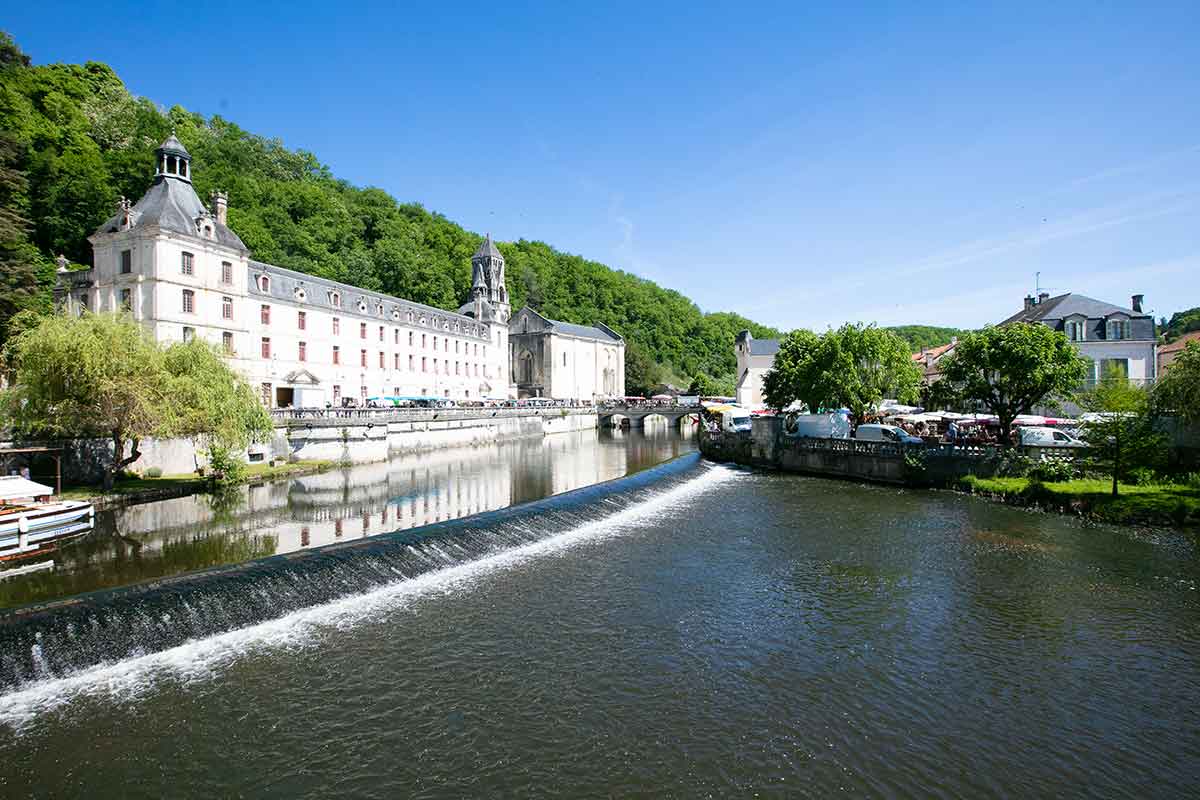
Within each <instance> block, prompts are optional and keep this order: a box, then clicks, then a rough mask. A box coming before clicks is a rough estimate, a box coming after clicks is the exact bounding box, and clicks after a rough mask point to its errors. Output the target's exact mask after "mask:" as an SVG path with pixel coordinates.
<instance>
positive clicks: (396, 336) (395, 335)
mask: <svg viewBox="0 0 1200 800" xmlns="http://www.w3.org/2000/svg"><path fill="white" fill-rule="evenodd" d="M392 344H400V329H399V328H396V329H395V330H394V331H392Z"/></svg>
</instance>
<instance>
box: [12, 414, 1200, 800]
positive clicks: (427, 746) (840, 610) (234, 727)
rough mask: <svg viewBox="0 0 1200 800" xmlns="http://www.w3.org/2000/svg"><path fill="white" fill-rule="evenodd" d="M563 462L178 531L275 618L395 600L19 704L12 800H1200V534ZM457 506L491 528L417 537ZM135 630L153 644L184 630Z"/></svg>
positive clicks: (702, 468) (69, 681)
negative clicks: (211, 548) (260, 561)
mask: <svg viewBox="0 0 1200 800" xmlns="http://www.w3.org/2000/svg"><path fill="white" fill-rule="evenodd" d="M547 441H548V442H549V441H551V440H547ZM564 441H565V440H564ZM556 446H561V448H562V449H561V450H560V451H559V453H558V454H557V455H546V454H545V453H543V452H541V451H537V452H536V453H535V452H534V451H532V450H529V451H521V450H520V449H519V448H518V449H517V450H513V451H511V452H512V453H517V452H524V453H525V455H508V456H504V455H501V454H500V453H499V452H497V453H495V454H493V455H494V456H495V458H493V459H491V461H497V460H498V461H500V462H503V463H505V464H507V472H505V470H499V473H498V474H507V475H509V476H510V478H492V479H491V480H493V484H489V485H498V484H504V483H505V481H508V483H507V484H506V485H508V487H509V489H508V492H507V499H505V500H504V502H501V501H500V498H499V497H492V496H491V495H489V491H491V490H487V489H485V488H483V485H482V484H479V485H478V486H476V483H475V481H477V480H479V479H478V478H477V476H479V475H492V474H494V473H492V472H488V469H491V468H488V467H483V466H479V467H478V468H475V467H464V471H463V472H462V473H452V476H451V478H450V479H449V481H448V482H447V483H445V484H438V482H437V481H433V484H438V485H440V486H442V487H443V488H440V489H438V490H437V491H436V492H433V493H431V492H430V491H428V490H425V491H423V492H422V491H420V490H417V489H416V488H415V487H416V486H417V485H418V484H420V482H421V480H423V478H421V477H420V473H419V472H418V474H417V475H415V476H414V475H410V476H408V477H407V478H406V477H405V475H404V470H403V468H400V467H398V466H397V465H396V464H393V465H390V466H389V468H388V469H387V470H386V471H385V472H384V473H383V474H384V475H386V477H385V478H384V480H386V482H387V483H388V488H387V490H386V491H384V492H381V493H378V494H376V493H374V489H373V487H374V486H375V483H376V481H375V480H372V479H369V478H367V477H365V476H366V475H367V474H368V473H365V472H359V471H352V472H353V474H355V475H360V476H364V477H356V478H354V479H352V480H350V481H348V482H343V484H342V486H341V489H340V490H339V489H336V485H335V488H329V487H326V488H321V489H319V490H318V489H314V490H313V491H311V492H309V491H303V492H300V491H297V490H295V488H294V487H293V488H292V489H289V492H288V500H287V503H286V504H284V506H282V507H280V508H276V507H274V506H272V507H271V508H265V507H264V508H263V509H261V516H259V512H258V511H255V512H254V513H247V512H245V511H244V510H243V509H235V510H232V511H229V510H226V511H224V512H222V514H225V515H226V516H225V518H224V519H216V520H207V521H205V520H203V519H201V520H197V521H195V522H194V523H192V522H189V521H188V520H180V521H178V522H177V524H175V525H174V527H170V526H168V527H170V530H171V531H174V530H175V529H176V528H178V529H186V528H187V526H188V525H189V524H193V525H195V526H196V529H197V530H202V531H208V532H210V533H211V532H212V531H213V530H214V529H213V527H212V526H214V525H215V526H218V527H219V526H226V527H228V526H233V527H235V528H241V529H245V530H244V531H243V532H241V533H232V534H228V535H231V536H241V535H247V536H264V537H273V538H274V541H273V543H272V544H271V548H265V547H264V552H266V551H270V552H280V551H282V552H284V556H282V557H277V558H276V559H273V560H271V561H270V562H268V563H269V564H270V565H272V566H270V569H272V570H276V571H280V572H281V573H284V574H286V575H287V576H288V579H287V581H285V582H286V583H288V585H289V586H292V587H293V588H290V589H288V590H287V591H282V590H281V593H280V594H278V595H271V597H270V598H268V599H270V600H271V601H272V602H276V601H277V602H280V603H293V602H295V600H294V598H295V596H296V594H297V591H298V590H297V589H296V588H294V587H296V586H299V587H303V588H304V591H311V592H317V591H318V585H319V587H322V588H320V591H321V592H323V594H322V595H321V596H322V597H330V596H333V595H331V594H330V590H329V589H328V588H327V587H328V586H329V585H330V576H335V577H339V578H340V577H341V576H344V575H345V574H347V573H348V572H349V573H351V574H355V575H360V576H363V579H364V581H366V579H367V578H369V579H370V583H369V586H368V587H367V588H366V589H365V590H363V591H359V592H343V593H342V594H341V595H339V596H336V597H335V598H334V599H327V600H323V601H322V602H319V603H317V604H315V605H311V606H307V607H303V608H298V609H296V610H290V611H288V612H287V613H283V614H282V615H275V616H272V615H270V614H269V613H264V618H263V620H262V621H259V622H257V623H254V624H250V625H247V626H243V627H240V628H237V629H230V630H225V631H222V632H218V633H214V634H213V635H211V636H197V637H194V638H191V639H189V640H188V641H185V642H183V643H181V644H176V645H174V646H171V647H167V648H165V649H155V648H154V647H153V646H147V647H146V649H145V652H130V653H127V654H126V655H124V656H122V657H120V658H114V659H110V660H108V661H106V662H103V663H98V664H96V665H93V666H90V667H87V668H84V669H80V670H76V671H70V670H65V669H60V668H58V667H56V666H55V663H56V662H54V656H53V654H52V653H49V650H48V651H47V652H48V655H47V658H48V659H49V660H50V662H52V663H50V665H49V666H48V667H46V670H47V671H46V672H45V674H42V675H41V676H40V677H38V678H36V679H33V680H30V681H28V682H26V683H22V684H20V685H16V686H10V687H9V688H8V689H6V690H5V691H4V693H3V694H0V794H2V795H3V796H4V797H24V796H79V797H109V796H111V797H138V796H145V797H159V796H172V797H213V796H221V797H225V796H254V797H288V798H291V797H328V796H331V795H341V796H347V797H381V798H382V797H400V796H403V797H429V798H438V797H464V796H467V797H475V796H488V797H504V796H522V797H524V796H561V797H614V796H619V797H697V796H730V797H750V796H764V797H766V796H778V797H794V796H812V797H828V796H831V795H835V794H845V795H849V796H862V797H1003V796H1010V797H1011V796H1020V797H1084V796H1103V797H1130V798H1133V797H1138V798H1143V797H1185V796H1195V790H1196V786H1197V781H1198V779H1200V726H1198V725H1197V712H1196V706H1197V700H1198V699H1200V552H1198V548H1197V542H1196V540H1195V538H1194V536H1191V535H1187V534H1173V533H1156V534H1145V533H1137V532H1132V531H1127V530H1120V529H1115V528H1104V527H1089V526H1084V525H1081V524H1080V523H1078V522H1076V521H1073V520H1069V519H1065V518H1061V517H1056V516H1049V515H1041V514H1034V513H1029V512H1024V511H1019V510H1016V509H1010V508H1004V507H999V506H994V505H989V504H986V503H984V502H981V501H979V500H976V499H972V498H967V497H962V496H957V495H953V494H949V493H927V492H906V491H903V490H897V489H893V488H881V487H874V486H862V485H856V484H852V483H844V482H834V481H826V480H821V479H814V478H806V477H800V476H794V475H779V474H762V473H753V472H749V471H743V470H737V469H731V468H728V467H723V466H716V465H711V464H706V463H704V462H702V461H699V460H698V459H697V458H696V456H695V455H694V454H690V455H689V454H686V453H688V451H690V450H691V449H692V444H691V443H690V442H688V441H681V440H679V439H678V438H677V437H676V436H674V435H671V434H662V435H660V436H657V437H643V436H640V435H638V434H636V433H635V434H632V435H627V436H626V437H625V438H623V439H611V438H606V435H602V436H601V437H600V438H595V437H590V436H583V437H579V438H578V439H573V440H571V441H569V442H567V443H566V444H563V445H547V446H546V447H547V448H549V449H551V450H553V448H554V447H556ZM498 450H499V449H498ZM677 453H684V454H685V455H682V456H680V457H679V458H677V459H676V460H675V461H673V462H671V463H670V464H669V465H667V466H665V467H654V468H651V464H652V463H653V462H656V461H662V460H666V459H669V458H671V457H672V456H673V455H675V454H677ZM438 457H439V458H440V457H441V456H440V455H439V456H438ZM464 458H466V457H465V456H464ZM468 460H469V459H468ZM451 461H453V459H451ZM598 465H599V466H598ZM452 469H457V468H452ZM627 471H629V472H633V471H638V475H637V476H635V477H633V478H625V479H621V480H619V481H616V482H613V483H609V484H606V485H605V486H604V487H603V488H600V487H597V488H595V489H585V490H582V491H580V492H572V493H570V494H567V495H563V496H560V497H559V498H557V499H554V500H551V501H545V500H541V501H539V503H538V504H534V505H532V506H522V507H520V508H517V509H512V510H511V511H509V512H504V511H491V512H489V513H486V514H483V515H481V516H470V513H473V509H475V508H476V507H478V508H479V509H487V508H493V509H494V508H500V507H501V506H503V505H507V504H508V502H511V501H516V500H524V499H536V498H539V497H543V496H546V495H548V494H552V493H554V492H556V491H557V490H559V489H570V488H574V487H576V486H580V485H584V484H587V483H589V482H595V481H597V480H603V479H607V478H611V477H614V476H615V475H618V474H623V473H624V472H627ZM320 477H326V476H320ZM433 484H426V485H427V486H429V485H433ZM322 486H324V484H322ZM460 486H461V487H462V491H463V496H464V498H469V497H471V496H472V492H473V491H474V492H475V494H476V495H478V496H479V500H478V502H475V501H473V500H469V499H464V500H463V501H462V502H461V503H460V504H458V505H454V506H451V505H449V501H448V500H447V501H446V509H445V511H444V512H441V511H434V512H426V511H424V510H423V509H424V504H423V503H418V509H417V510H413V509H411V508H409V509H408V510H405V508H406V506H405V503H406V502H407V499H408V498H409V496H410V495H412V496H413V497H414V498H416V497H424V498H429V497H442V498H446V497H454V498H457V497H458V494H459V492H458V490H459V487H460ZM406 487H407V488H406ZM518 487H520V488H518ZM277 491H278V490H277ZM339 491H340V492H341V495H340V496H335V495H337V494H338V492H339ZM495 491H497V492H499V495H500V496H501V497H503V496H504V495H505V492H504V491H503V490H499V489H497V490H495ZM385 496H386V497H387V498H388V499H387V500H386V501H384V503H383V504H384V505H388V506H389V507H391V508H393V511H392V512H391V516H390V517H389V519H388V521H382V520H380V519H379V514H380V510H379V501H378V500H376V499H375V498H376V497H381V498H382V497H385ZM246 502H247V504H249V503H250V502H251V500H250V499H249V498H247V501H246ZM455 502H456V503H457V502H458V501H457V499H456V501H455ZM397 503H398V504H399V505H398V506H397ZM433 505H434V506H435V507H436V505H437V502H434V503H433ZM368 507H369V508H373V509H375V510H374V511H372V512H371V514H373V515H374V516H372V518H371V519H370V521H369V525H368V534H369V537H368V540H369V541H370V540H375V541H377V542H378V543H379V549H376V550H365V549H364V550H362V551H361V552H360V554H359V555H358V556H355V557H354V558H350V557H348V556H344V555H343V554H344V553H345V552H346V551H344V550H336V549H329V551H328V554H319V553H321V551H314V553H315V554H314V555H312V556H308V555H306V554H305V553H303V552H301V548H300V544H299V539H298V536H299V533H298V532H296V533H295V534H294V535H293V533H289V532H288V531H289V530H290V529H289V528H288V526H294V525H297V524H300V523H303V522H307V524H308V525H309V528H310V532H309V547H310V548H313V547H316V546H317V545H318V544H320V543H321V542H323V541H324V539H322V540H321V542H318V541H317V539H318V538H319V536H320V537H324V536H326V535H327V534H326V533H325V532H324V528H322V529H321V531H322V532H321V533H320V534H318V528H317V523H318V521H319V520H320V521H322V522H323V521H324V520H325V519H326V517H328V518H345V519H357V520H358V521H359V525H358V527H357V528H356V530H355V535H361V533H362V523H361V518H360V517H359V516H358V515H357V514H351V515H347V514H346V513H345V510H346V509H351V508H353V509H356V510H357V509H366V508H368ZM305 509H307V510H305ZM322 509H324V510H326V511H328V513H327V514H326V515H325V516H322V515H321V514H320V513H319V512H320V511H321V510H322ZM459 511H462V512H463V513H464V514H467V516H465V517H462V518H460V519H457V521H455V520H456V515H457V514H458V513H459ZM405 514H408V516H404V515H405ZM422 514H425V515H426V516H421V515H422ZM429 514H432V516H429ZM251 520H253V521H251ZM426 520H429V521H435V522H437V525H435V527H434V528H433V529H426V528H422V529H421V530H419V531H414V532H413V534H412V538H404V537H403V536H401V537H400V538H397V535H395V534H380V535H375V534H372V533H371V530H372V529H375V528H378V529H380V530H383V528H384V526H385V525H387V526H390V527H391V528H397V527H402V526H404V525H405V524H407V522H409V521H411V522H413V523H414V524H415V523H422V522H424V521H426ZM439 520H440V521H439ZM167 522H168V523H169V520H167ZM271 531H276V532H274V533H272V532H271ZM425 531H432V532H431V533H428V534H426V533H424V532H425ZM122 535H123V536H127V537H129V538H133V539H137V538H138V537H139V536H142V537H143V538H148V539H152V538H153V534H137V533H134V532H132V531H129V530H125V531H122ZM225 535H227V534H221V536H225ZM170 536H182V534H176V533H173V532H172V533H170ZM328 536H330V537H335V534H334V533H333V532H330V533H328ZM342 536H343V537H347V536H349V529H348V527H347V526H346V525H343V533H342ZM406 536H407V535H406ZM421 537H424V538H421ZM210 538H211V537H210ZM218 538H219V537H218ZM293 541H294V543H295V547H293V544H292V542H293ZM334 541H335V542H336V537H335V538H334ZM389 541H394V542H395V543H394V545H391V546H390V547H391V549H386V547H385V545H386V543H387V542H389ZM160 549H163V550H165V549H166V548H165V546H164V547H163V548H160ZM356 552H357V551H356ZM434 554H437V555H436V558H435V557H434ZM230 558H232V556H227V557H226V558H225V559H224V560H229V559H230ZM335 559H336V564H335V563H334V560H335ZM431 559H432V560H431ZM438 559H441V561H439V560H438ZM379 562H386V563H387V564H389V565H391V566H392V567H395V568H396V573H397V576H398V577H396V578H394V579H390V580H384V579H382V578H379V577H378V575H379V574H380V573H379V570H378V569H377V566H378V563H379ZM217 563H222V562H217ZM276 564H277V566H275V565H276ZM421 565H426V566H421ZM164 569H166V568H164ZM266 569H267V568H266V567H264V568H263V570H264V571H265V570H266ZM102 571H103V570H102ZM109 571H111V570H109ZM56 572H57V570H56ZM85 572H86V570H85ZM401 573H403V574H402V575H401ZM80 585H81V586H82V585H84V584H80ZM88 585H95V584H94V583H93V584H88ZM189 591H190V594H189V595H188V596H187V597H186V598H183V599H181V598H177V597H175V596H174V595H172V596H171V598H168V599H169V600H170V602H184V600H186V601H187V603H188V607H189V608H191V609H193V610H197V609H198V610H199V612H198V613H200V615H202V616H203V615H206V614H208V613H209V612H208V611H207V609H209V608H210V606H209V605H208V604H209V603H212V602H215V601H221V604H223V605H225V606H227V605H229V604H231V603H234V602H244V603H250V604H252V603H253V602H254V596H253V593H254V592H256V591H257V592H260V593H269V592H270V591H275V590H274V589H270V590H268V589H261V590H260V589H255V588H253V587H250V588H248V587H247V586H246V585H244V584H236V583H230V582H225V583H220V582H214V583H209V584H200V585H196V586H194V587H191V589H189ZM180 593H182V590H180V592H176V594H180ZM205 595H220V596H219V597H217V598H215V600H214V598H212V597H206V596H205ZM123 602H133V600H127V601H123ZM137 602H139V603H143V604H144V606H143V607H144V608H145V609H147V610H145V611H143V612H142V615H143V616H146V617H154V619H153V620H151V622H153V625H150V626H149V627H147V628H146V629H147V630H161V629H162V628H163V626H165V625H168V624H177V622H178V612H175V611H172V612H171V613H170V614H165V613H162V609H163V608H166V606H164V605H163V603H165V602H167V600H163V599H161V598H153V599H149V598H143V599H139V600H137ZM290 607H291V606H288V608H290ZM109 611H110V610H108V609H101V612H103V613H109ZM101 612H97V613H101ZM214 613H215V612H214ZM104 619H105V620H107V622H105V624H108V625H117V624H134V622H135V620H134V618H133V615H130V614H129V613H128V610H126V609H122V610H121V611H120V613H116V612H112V613H111V615H110V616H108V617H104ZM46 630H47V631H50V629H49V628H47V629H46ZM113 630H114V632H115V628H114V629H113ZM47 636H49V634H47ZM63 641H68V640H67V639H64V640H63ZM69 641H71V642H75V641H77V640H76V639H69Z"/></svg>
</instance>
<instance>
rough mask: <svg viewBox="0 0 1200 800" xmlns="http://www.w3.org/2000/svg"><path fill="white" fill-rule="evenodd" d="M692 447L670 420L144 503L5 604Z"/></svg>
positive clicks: (496, 500) (216, 559) (521, 495)
mask: <svg viewBox="0 0 1200 800" xmlns="http://www.w3.org/2000/svg"><path fill="white" fill-rule="evenodd" d="M694 446H695V445H694V443H693V441H692V440H691V439H690V438H689V436H687V435H680V433H679V432H678V431H675V430H672V429H671V428H669V427H667V426H666V425H665V424H662V425H654V426H650V427H648V428H647V429H646V430H645V431H611V430H603V431H600V432H599V433H597V432H588V431H585V432H581V433H577V434H560V435H555V436H547V437H544V438H536V439H527V440H523V441H516V442H506V443H498V444H494V445H490V446H485V447H477V448H451V449H446V450H438V451H433V452H429V453H424V454H420V455H413V456H404V457H398V458H395V459H393V460H391V461H388V462H385V463H379V464H364V465H361V466H356V467H351V468H347V469H341V470H332V471H329V472H325V473H322V474H319V475H310V476H305V477H299V478H293V479H291V480H288V481H279V482H276V483H273V484H266V485H263V486H252V487H240V488H237V489H234V490H231V491H230V492H229V493H226V494H224V495H222V496H221V497H219V498H215V497H212V496H206V495H205V496H194V497H183V498H176V499H172V500H163V501H159V502H154V503H146V504H143V505H138V506H133V507H130V508H126V509H121V510H118V511H115V512H108V513H103V514H100V515H98V517H97V525H96V530H95V531H94V532H93V533H92V534H91V535H89V536H87V537H84V538H82V539H80V540H79V541H78V543H77V544H76V545H74V546H70V547H65V548H63V549H62V550H61V551H59V552H58V553H57V554H56V555H55V557H54V558H55V562H56V563H55V569H54V570H52V571H43V572H40V573H37V574H31V575H30V576H29V577H28V578H26V577H25V576H17V577H13V578H10V579H8V580H5V581H2V582H0V605H4V606H9V605H17V604H20V603H25V602H33V601H36V600H45V599H49V598H51V597H56V596H62V595H67V594H73V593H76V592H80V591H88V590H91V589H98V588H104V587H110V586H118V585H122V584H124V583H130V582H134V581H138V580H146V579H150V578H157V577H163V576H166V575H171V574H176V573H178V572H182V571H186V570H190V569H198V568H202V567H205V566H213V565H217V564H227V563H234V562H237V561H242V560H246V559H249V558H259V557H262V556H267V555H272V554H280V553H289V552H294V551H296V550H302V549H304V548H307V547H318V546H320V545H325V544H330V543H332V542H338V541H347V540H352V539H355V538H360V537H365V536H372V535H377V534H379V533H384V532H390V531H396V530H406V529H410V528H416V527H420V526H422V525H428V524H430V523H434V522H442V521H445V520H450V519H457V518H460V517H465V516H469V515H471V514H477V513H480V512H483V511H491V510H495V509H498V508H504V507H506V506H509V505H513V504H515V503H524V502H529V501H532V500H537V499H540V498H542V497H547V496H549V495H553V494H560V493H562V492H567V491H570V490H572V489H577V488H580V487H582V486H589V485H591V484H595V483H599V482H601V481H606V480H611V479H613V478H619V477H621V476H623V475H626V474H630V473H633V472H637V471H639V470H642V469H645V468H647V467H650V466H653V465H655V464H658V463H661V462H662V461H665V460H667V459H670V458H673V457H674V456H676V455H680V454H682V453H685V452H688V451H690V450H692V449H694ZM348 521H349V522H348Z"/></svg>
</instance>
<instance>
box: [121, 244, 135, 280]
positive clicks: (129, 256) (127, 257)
mask: <svg viewBox="0 0 1200 800" xmlns="http://www.w3.org/2000/svg"><path fill="white" fill-rule="evenodd" d="M131 272H133V251H132V250H122V251H121V274H122V275H128V274H129V273H131Z"/></svg>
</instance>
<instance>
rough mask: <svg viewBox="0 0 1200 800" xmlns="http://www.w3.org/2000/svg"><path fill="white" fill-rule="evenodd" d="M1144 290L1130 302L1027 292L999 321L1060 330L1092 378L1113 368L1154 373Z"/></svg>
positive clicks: (1133, 377) (1148, 376)
mask: <svg viewBox="0 0 1200 800" xmlns="http://www.w3.org/2000/svg"><path fill="white" fill-rule="evenodd" d="M1142 299H1143V296H1142V295H1140V294H1135V295H1133V296H1132V297H1131V298H1130V307H1129V308H1122V307H1121V306H1115V305H1113V304H1112V303H1105V302H1103V301H1101V300H1094V299H1092V298H1091V297H1086V296H1084V295H1081V294H1075V293H1067V294H1061V295H1058V296H1057V297H1051V296H1050V295H1049V294H1048V293H1045V292H1043V293H1042V294H1039V295H1038V296H1037V297H1034V296H1032V295H1029V296H1026V298H1025V306H1024V308H1022V309H1021V310H1020V311H1019V312H1017V313H1016V314H1013V315H1012V316H1011V317H1009V318H1008V319H1006V320H1004V322H1002V323H1000V324H1001V325H1008V324H1010V323H1013V322H1040V323H1042V324H1044V325H1048V326H1049V327H1051V328H1052V329H1054V330H1056V331H1062V332H1063V333H1064V334H1066V337H1067V339H1069V340H1070V341H1071V343H1072V344H1073V345H1074V346H1075V348H1076V349H1077V350H1078V351H1079V353H1080V355H1082V356H1085V357H1086V358H1088V360H1090V361H1091V362H1092V369H1091V374H1090V375H1089V377H1088V381H1089V382H1090V383H1094V382H1095V381H1096V380H1098V379H1100V378H1102V377H1104V375H1105V374H1107V372H1108V371H1110V370H1116V371H1118V372H1119V373H1121V374H1122V375H1124V376H1125V377H1127V378H1129V380H1130V381H1131V382H1133V383H1139V384H1145V383H1150V382H1153V381H1154V379H1155V378H1156V377H1157V364H1156V360H1155V348H1156V347H1157V342H1158V337H1157V335H1156V332H1155V326H1154V317H1153V316H1152V315H1150V314H1147V313H1145V312H1144V311H1142Z"/></svg>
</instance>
